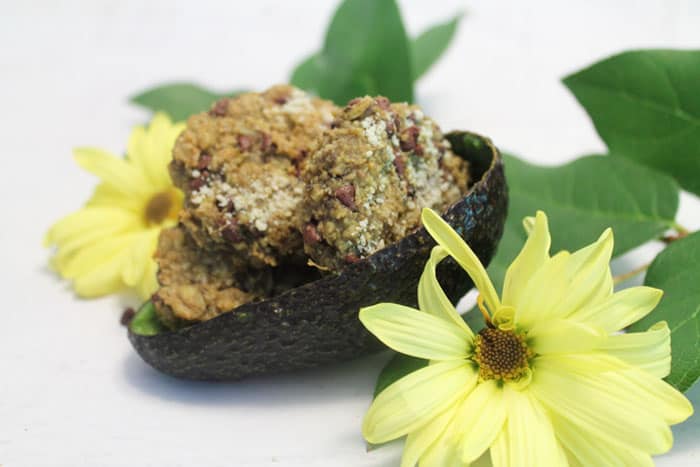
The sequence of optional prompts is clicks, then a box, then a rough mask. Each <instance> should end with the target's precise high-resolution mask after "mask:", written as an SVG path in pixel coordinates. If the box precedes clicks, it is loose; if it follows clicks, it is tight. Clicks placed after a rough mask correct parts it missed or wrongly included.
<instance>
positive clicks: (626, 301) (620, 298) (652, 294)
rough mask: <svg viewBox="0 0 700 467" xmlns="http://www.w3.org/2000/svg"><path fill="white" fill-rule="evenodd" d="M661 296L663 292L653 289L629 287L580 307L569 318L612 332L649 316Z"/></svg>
mask: <svg viewBox="0 0 700 467" xmlns="http://www.w3.org/2000/svg"><path fill="white" fill-rule="evenodd" d="M662 296H663V291H662V290H659V289H655V288H653V287H646V286H639V287H630V288H628V289H625V290H621V291H620V292H616V293H614V294H613V295H611V296H609V297H608V298H606V299H605V300H603V301H601V302H599V303H594V304H590V305H588V306H585V307H582V308H581V309H579V310H577V311H575V312H573V313H571V315H570V318H571V319H573V320H576V321H579V322H585V323H587V324H589V325H591V326H597V327H600V328H603V329H605V330H606V331H608V332H614V331H618V330H620V329H623V328H625V327H627V326H629V325H630V324H632V323H634V322H636V321H639V320H640V319H642V318H643V317H644V316H646V315H647V314H649V312H651V310H653V309H654V308H655V307H656V305H657V304H658V303H659V300H661V297H662Z"/></svg>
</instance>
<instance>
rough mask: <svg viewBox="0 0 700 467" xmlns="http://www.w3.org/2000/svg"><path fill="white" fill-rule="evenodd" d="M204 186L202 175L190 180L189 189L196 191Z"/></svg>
mask: <svg viewBox="0 0 700 467" xmlns="http://www.w3.org/2000/svg"><path fill="white" fill-rule="evenodd" d="M202 186H204V177H199V178H193V179H192V180H190V189H191V190H194V191H197V190H199V189H200V188H202Z"/></svg>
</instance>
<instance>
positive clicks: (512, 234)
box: [488, 155, 679, 290]
mask: <svg viewBox="0 0 700 467" xmlns="http://www.w3.org/2000/svg"><path fill="white" fill-rule="evenodd" d="M505 167H506V179H507V180H508V187H509V199H510V204H509V207H508V218H507V219H506V228H505V232H504V235H503V238H502V239H501V242H500V243H499V246H498V251H497V253H496V256H495V257H494V259H493V260H492V261H491V264H490V266H489V268H488V270H489V274H490V275H491V278H492V279H493V281H494V285H496V287H497V290H500V287H501V285H502V281H503V277H504V275H505V271H506V268H507V267H508V266H509V265H510V263H511V262H512V261H513V259H514V258H515V256H516V255H517V254H518V252H519V251H520V249H521V248H522V246H523V244H524V242H525V239H526V234H525V230H524V229H523V226H522V220H523V218H524V217H525V216H532V215H534V214H535V212H536V211H537V210H538V209H539V210H542V211H544V212H545V213H547V217H548V218H549V227H550V231H551V233H552V248H551V251H552V252H553V253H554V252H557V251H560V250H570V251H573V250H577V249H579V248H581V247H583V246H585V245H588V244H589V243H592V242H593V241H594V240H596V239H597V238H598V236H599V235H600V234H601V233H602V232H603V230H605V229H606V228H607V227H612V229H613V233H614V235H615V250H614V252H613V255H620V254H622V253H625V252H626V251H629V250H631V249H632V248H634V247H636V246H639V245H641V244H643V243H645V242H647V241H648V240H650V239H653V238H655V237H657V236H659V235H660V234H662V233H663V232H664V231H665V230H667V229H669V228H670V227H671V226H672V225H673V222H674V219H675V216H676V211H677V210H678V196H679V194H678V193H679V188H678V185H677V184H676V182H675V181H674V180H673V179H672V178H671V177H668V176H666V175H664V174H662V173H659V172H657V171H655V170H653V169H650V168H648V167H645V166H642V165H639V164H636V163H635V162H633V161H630V160H627V159H624V158H616V157H605V156H586V157H582V158H580V159H577V160H575V161H573V162H570V163H568V164H565V165H561V166H558V167H542V166H537V165H533V164H529V163H527V162H524V161H522V160H520V159H518V158H516V157H514V156H509V155H506V156H505Z"/></svg>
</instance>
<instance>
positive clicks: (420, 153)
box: [415, 144, 425, 156]
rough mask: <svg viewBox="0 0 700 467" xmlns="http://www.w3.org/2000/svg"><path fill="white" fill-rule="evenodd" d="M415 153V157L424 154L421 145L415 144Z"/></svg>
mask: <svg viewBox="0 0 700 467" xmlns="http://www.w3.org/2000/svg"><path fill="white" fill-rule="evenodd" d="M415 153H416V155H417V156H422V155H423V154H424V153H425V150H424V149H423V145H422V144H416V148H415Z"/></svg>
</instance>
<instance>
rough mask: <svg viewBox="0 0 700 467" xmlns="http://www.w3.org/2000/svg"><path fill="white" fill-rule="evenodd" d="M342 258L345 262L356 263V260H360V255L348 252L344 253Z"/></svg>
mask: <svg viewBox="0 0 700 467" xmlns="http://www.w3.org/2000/svg"><path fill="white" fill-rule="evenodd" d="M344 259H345V262H346V263H357V262H358V261H360V257H359V256H357V255H354V254H352V253H350V254H349V255H345V258H344Z"/></svg>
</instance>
